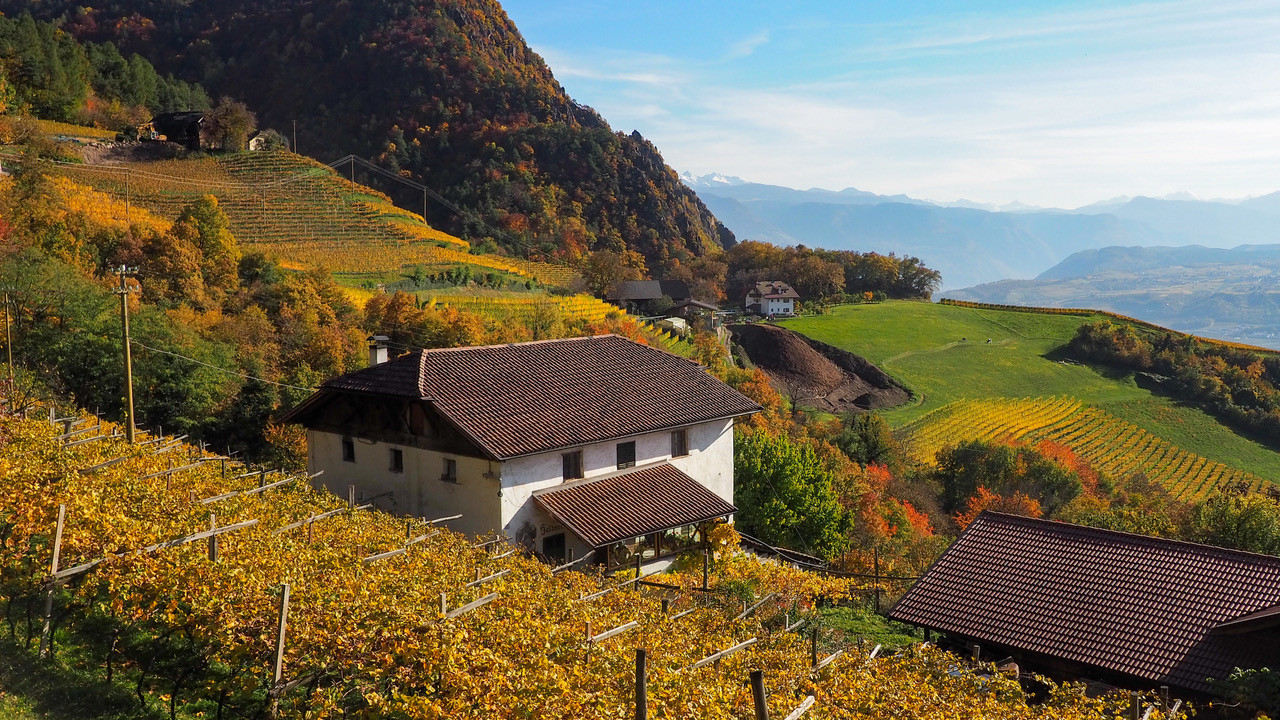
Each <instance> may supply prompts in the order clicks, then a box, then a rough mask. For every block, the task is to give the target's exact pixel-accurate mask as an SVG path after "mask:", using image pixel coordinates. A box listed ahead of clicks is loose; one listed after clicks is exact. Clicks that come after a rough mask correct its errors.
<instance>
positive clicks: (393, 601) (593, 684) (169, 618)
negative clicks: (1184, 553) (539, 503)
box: [0, 416, 1121, 720]
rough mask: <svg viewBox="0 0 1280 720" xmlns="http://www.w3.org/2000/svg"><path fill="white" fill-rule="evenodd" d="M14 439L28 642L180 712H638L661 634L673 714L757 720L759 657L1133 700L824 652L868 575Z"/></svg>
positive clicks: (783, 698) (880, 701) (825, 674)
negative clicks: (529, 540) (627, 543)
mask: <svg viewBox="0 0 1280 720" xmlns="http://www.w3.org/2000/svg"><path fill="white" fill-rule="evenodd" d="M0 438H3V441H4V443H5V448H6V449H5V453H4V455H3V456H2V457H0V475H3V476H4V477H5V478H6V493H5V495H4V497H3V499H0V512H2V513H3V515H0V517H3V518H4V519H3V523H2V526H3V530H4V533H3V538H4V541H3V545H2V546H0V547H2V548H3V554H2V555H0V569H2V571H3V574H2V575H0V578H2V583H3V584H2V591H3V594H4V596H5V598H6V607H8V608H10V610H12V609H13V608H15V607H17V608H18V609H19V611H18V612H16V613H15V612H8V613H6V616H5V622H6V623H7V624H8V629H9V630H10V634H11V636H12V637H14V638H17V639H18V641H19V642H24V641H25V643H26V645H27V647H28V648H30V649H31V651H33V652H34V651H36V650H37V648H38V649H39V650H40V651H41V652H45V651H46V650H47V651H48V652H51V653H53V654H57V653H59V652H61V649H60V643H62V642H65V641H71V639H72V638H74V640H75V641H77V642H81V643H88V644H89V645H88V647H89V648H90V650H89V654H88V655H87V656H86V655H84V654H83V653H81V655H80V657H87V658H88V660H89V662H91V663H97V664H98V666H99V667H100V669H101V672H102V673H103V674H104V676H105V677H107V678H108V680H109V679H110V678H111V677H113V676H114V677H115V678H117V681H120V680H126V681H127V682H128V683H129V684H130V686H133V687H136V692H137V697H138V698H139V700H147V701H148V702H150V703H151V704H152V706H153V707H154V706H157V705H160V704H164V705H167V709H168V710H169V714H170V716H171V717H173V716H174V714H175V713H176V712H177V710H178V709H179V708H181V709H183V710H184V712H186V713H188V714H196V715H200V714H204V715H208V716H209V717H223V716H234V715H239V716H241V717H260V716H262V715H263V714H265V712H267V711H268V710H270V711H271V712H273V713H274V714H276V715H277V716H283V717H303V716H309V717H331V716H338V715H358V716H361V717H372V716H396V717H406V718H517V717H519V718H527V717H546V718H618V717H623V716H627V717H630V716H631V708H632V707H633V703H634V696H633V688H634V687H635V677H636V675H635V671H634V667H635V665H634V663H635V653H636V649H637V648H642V649H644V650H645V651H646V658H647V659H646V665H647V673H646V675H645V677H646V679H647V682H646V688H647V695H648V701H647V705H648V708H649V711H650V712H651V713H652V716H653V717H673V718H674V717H700V718H741V717H744V716H746V715H747V713H749V712H750V708H751V706H752V695H751V690H750V688H749V686H747V684H746V683H745V680H746V677H747V674H748V670H751V669H760V670H762V671H763V673H764V682H765V687H766V688H767V691H766V692H767V703H768V705H769V707H770V710H771V711H772V712H773V713H774V714H775V716H776V717H787V716H788V714H789V713H792V712H793V710H796V709H798V708H803V707H805V706H806V703H808V704H812V705H813V707H812V709H811V710H810V711H809V712H808V713H807V715H806V717H810V718H879V717H888V716H894V717H901V718H970V717H1000V718H1063V719H1076V720H1085V719H1089V720H1092V719H1094V718H1097V719H1098V720H1101V719H1102V718H1115V717H1118V716H1119V713H1120V711H1121V708H1120V706H1119V704H1118V702H1103V701H1098V700H1088V699H1085V698H1083V697H1082V696H1081V695H1080V694H1079V693H1078V691H1077V690H1075V689H1073V688H1069V687H1064V688H1062V689H1060V690H1058V691H1056V692H1055V702H1052V703H1049V704H1046V705H1044V706H1040V707H1033V706H1028V705H1027V704H1026V702H1025V696H1024V695H1023V693H1022V691H1021V690H1020V688H1019V687H1018V685H1017V684H1016V683H1015V682H1013V681H1010V680H1006V679H1003V678H1001V677H1000V676H999V675H996V676H995V677H993V678H991V679H989V680H982V679H979V678H978V677H976V676H974V675H973V674H971V673H969V672H961V671H957V670H956V668H957V667H962V666H963V663H964V661H961V660H959V659H957V658H955V657H954V656H950V655H946V654H944V653H940V652H938V651H937V650H934V649H932V648H930V647H928V646H919V647H913V648H910V649H908V650H904V651H900V652H898V653H896V654H893V655H887V656H877V652H869V650H870V649H869V648H866V647H863V646H860V645H859V644H856V643H851V642H845V641H843V640H842V639H841V638H839V637H836V636H832V635H829V634H823V635H822V636H821V637H820V640H819V643H818V644H819V647H820V649H821V652H820V653H819V652H815V651H814V649H813V648H812V647H811V645H810V640H811V636H810V635H809V633H808V632H807V630H808V628H807V627H805V626H802V625H801V624H800V623H796V622H793V620H794V619H796V618H799V617H801V616H802V615H801V614H802V613H805V612H807V611H808V610H810V609H811V608H812V607H813V604H814V602H815V600H816V599H817V598H818V597H824V598H827V599H828V600H836V599H839V598H841V597H847V596H848V593H849V592H850V591H851V590H856V588H854V587H852V586H851V584H850V583H851V581H847V580H834V579H821V578H819V577H817V576H814V575H810V574H806V573H802V572H800V571H795V570H789V569H786V568H783V567H781V566H778V565H776V564H772V563H766V562H761V561H756V560H752V559H749V558H748V557H746V556H742V555H737V554H730V553H729V550H728V546H727V545H719V544H717V545H716V547H717V548H724V551H723V552H722V553H719V555H720V557H719V558H718V559H717V560H716V562H715V566H716V567H715V569H714V572H713V574H712V582H711V589H710V591H701V590H700V589H699V581H700V580H701V578H695V577H692V576H690V575H684V574H673V573H667V574H663V575H661V576H660V577H657V578H645V579H644V580H643V581H638V580H639V578H634V577H630V576H629V575H627V574H625V573H624V574H622V575H621V576H620V577H618V576H615V577H613V578H609V577H603V576H601V575H598V574H594V573H581V572H577V571H570V570H566V569H565V568H551V567H550V566H547V565H544V564H542V563H541V562H539V561H537V560H535V559H533V558H531V557H528V556H527V555H526V554H524V553H523V552H521V551H517V550H511V549H508V547H509V546H507V545H506V544H505V543H500V542H499V543H495V542H493V541H486V540H485V539H483V538H481V539H479V541H477V539H476V538H470V537H465V536H462V535H457V534H455V533H452V532H450V531H448V530H445V529H443V528H441V527H436V526H435V524H434V523H433V522H430V521H426V520H404V519H397V518H394V517H391V516H389V515H384V514H382V513H379V512H377V511H372V510H370V509H369V508H368V506H365V505H358V504H357V503H358V502H359V501H358V500H357V499H355V498H349V499H347V500H345V501H344V500H341V499H339V498H337V497H335V496H333V495H331V494H328V493H325V492H323V491H318V490H314V489H312V487H311V484H310V482H309V480H310V478H307V477H305V476H293V475H289V474H285V473H280V472H268V471H265V470H261V471H253V470H249V471H248V472H246V471H245V470H246V469H245V468H243V467H240V466H238V465H236V464H234V463H227V462H226V461H225V459H224V458H219V457H216V456H212V455H209V454H208V453H206V452H204V451H203V450H201V449H197V448H193V447H190V446H186V445H183V444H182V443H181V442H180V441H178V440H175V439H173V438H166V437H150V438H146V439H144V440H143V441H142V442H140V444H138V445H135V446H129V445H126V444H124V443H123V441H122V439H121V438H120V436H119V428H118V427H115V426H113V425H110V424H105V423H102V422H101V421H96V420H94V419H92V418H89V417H69V418H65V419H58V421H57V422H50V421H49V420H22V419H20V418H19V417H14V416H0ZM712 534H713V537H720V536H723V533H719V531H715V532H713V533H712ZM629 577H630V579H628V578H629ZM656 580H661V584H658V583H655V582H654V581H656ZM753 592H754V593H759V594H760V596H761V597H760V598H759V599H758V600H757V601H756V602H754V603H750V605H748V602H749V600H750V597H751V596H752V595H751V594H752V593H753ZM743 593H747V594H745V595H744V594H743ZM46 603H47V604H46ZM24 606H25V607H26V609H27V610H26V612H25V616H24V613H23V612H22V610H21V608H22V607H24ZM41 608H44V610H43V612H42V611H41ZM72 631H73V633H74V635H70V634H68V633H69V632H72ZM876 650H877V651H878V648H877V649H876ZM815 660H816V661H817V662H816V663H815ZM808 696H816V703H813V701H810V700H808V699H807V697H808ZM791 716H792V717H798V715H791Z"/></svg>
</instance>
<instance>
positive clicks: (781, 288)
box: [755, 280, 800, 300]
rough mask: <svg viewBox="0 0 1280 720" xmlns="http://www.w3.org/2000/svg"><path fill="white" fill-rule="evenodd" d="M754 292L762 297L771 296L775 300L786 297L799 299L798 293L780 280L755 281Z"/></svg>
mask: <svg viewBox="0 0 1280 720" xmlns="http://www.w3.org/2000/svg"><path fill="white" fill-rule="evenodd" d="M755 294H756V295H759V296H760V297H763V298H773V299H775V300H777V299H786V298H793V299H796V300H799V299H800V294H799V293H797V292H796V291H795V289H794V288H792V287H791V286H790V285H788V284H786V283H784V282H782V281H780V280H766V281H765V282H758V283H756V291H755Z"/></svg>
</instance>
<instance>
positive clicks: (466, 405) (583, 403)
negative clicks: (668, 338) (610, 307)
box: [289, 335, 760, 460]
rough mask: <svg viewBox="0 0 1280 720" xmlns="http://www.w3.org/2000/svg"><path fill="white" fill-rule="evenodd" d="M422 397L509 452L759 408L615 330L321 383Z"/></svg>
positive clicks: (430, 353)
mask: <svg viewBox="0 0 1280 720" xmlns="http://www.w3.org/2000/svg"><path fill="white" fill-rule="evenodd" d="M334 392H348V393H366V394H372V395H383V396H394V397H403V398H410V399H414V400H421V401H422V402H425V403H427V404H428V405H430V406H431V407H432V408H433V409H435V410H436V411H437V412H438V413H439V414H440V415H442V416H443V417H444V418H445V419H446V420H448V421H449V422H450V423H452V424H453V425H455V426H456V427H457V428H458V429H459V430H460V431H461V432H462V433H463V434H464V435H466V436H467V437H468V438H470V439H471V440H472V441H474V442H475V444H476V445H477V446H478V447H479V448H480V449H481V450H482V451H484V452H485V453H487V454H488V455H489V456H491V457H493V458H495V459H499V460H505V459H509V458H513V457H520V456H523V455H531V454H534V453H539V452H547V451H550V450H554V449H557V448H564V447H572V446H577V445H586V444H589V443H593V442H603V441H605V440H610V439H614V438H621V437H628V436H632V435H640V434H643V433H648V432H656V431H658V430H663V429H666V428H674V427H681V426H685V425H692V424H695V423H700V422H707V421H710V420H717V419H728V418H732V417H737V416H740V415H749V414H751V413H755V412H759V410H760V406H759V405H757V404H756V403H755V402H753V401H751V400H750V399H748V398H747V397H746V396H744V395H743V394H742V393H739V392H738V391H737V390H734V389H733V388H731V387H729V386H728V385H725V384H724V383H722V382H720V381H719V380H718V379H716V378H714V377H712V376H711V375H709V374H708V373H707V372H706V370H705V369H704V368H703V367H702V366H701V365H698V364H697V363H695V362H693V361H692V360H687V359H685V358H682V357H678V356H676V355H672V354H671V353H668V352H664V351H662V350H657V349H655V348H651V347H648V346H647V345H641V344H639V343H636V342H632V341H631V340H627V339H626V338H622V337H619V336H617V335H599V336H595V337H584V338H571V339H566V340H546V341H538V342H527V343H515V344H510V345H488V346H482V347H462V348H447V349H440V350H417V351H414V352H411V353H408V354H406V355H402V356H400V357H398V358H395V359H394V360H391V361H389V362H385V363H382V364H379V365H374V366H373V367H369V368H365V369H363V370H357V371H355V372H352V373H348V374H346V375H343V376H341V377H338V378H335V379H333V380H331V381H329V382H327V383H325V384H324V386H323V387H322V388H321V389H320V390H319V391H318V393H317V394H316V395H315V396H312V398H310V399H309V400H308V401H306V402H304V403H303V405H300V406H299V407H298V408H295V410H294V411H292V412H291V413H290V416H289V418H290V419H292V418H295V417H298V416H299V415H300V414H301V411H302V410H303V409H304V408H305V407H307V406H308V405H309V404H311V403H313V402H316V401H317V398H318V397H322V396H324V395H325V394H326V393H334Z"/></svg>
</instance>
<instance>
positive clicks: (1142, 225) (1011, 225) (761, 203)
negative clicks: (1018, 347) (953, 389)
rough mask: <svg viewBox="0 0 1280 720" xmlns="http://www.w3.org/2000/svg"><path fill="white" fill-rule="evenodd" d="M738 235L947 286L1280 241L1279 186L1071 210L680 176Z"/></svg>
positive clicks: (1133, 200)
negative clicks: (1130, 253)
mask: <svg viewBox="0 0 1280 720" xmlns="http://www.w3.org/2000/svg"><path fill="white" fill-rule="evenodd" d="M681 179H682V180H683V181H684V182H685V184H686V185H688V186H689V187H691V188H693V189H694V191H696V192H697V194H698V197H699V198H700V199H701V200H702V201H703V203H705V204H706V206H707V208H708V209H710V210H711V212H712V213H714V214H715V216H716V217H717V218H718V219H719V220H720V221H721V222H723V223H724V224H725V225H726V226H727V227H728V228H729V229H730V230H732V231H733V232H734V234H735V235H736V236H737V237H738V238H739V239H749V240H765V241H768V242H773V243H780V244H786V245H797V244H804V245H809V246H816V247H825V248H832V249H853V250H862V251H875V252H880V253H890V252H894V253H897V254H899V255H904V254H905V255H915V256H917V257H919V258H920V259H921V260H922V261H923V262H924V263H925V264H926V265H928V266H930V267H932V268H935V269H937V270H939V271H940V272H941V273H942V279H943V288H944V289H955V288H961V287H966V286H970V285H977V284H982V283H989V282H993V281H997V280H1002V279H1006V278H1024V279H1025V278H1033V277H1036V276H1037V275H1039V274H1040V273H1042V272H1044V271H1045V270H1047V269H1048V268H1050V267H1052V266H1054V265H1055V264H1057V263H1059V262H1060V261H1062V260H1064V259H1066V258H1067V257H1069V256H1071V255H1073V254H1074V253H1077V252H1080V251H1083V250H1090V249H1098V248H1104V247H1111V246H1139V247H1152V246H1180V245H1192V244H1197V245H1202V246H1205V247H1209V248H1231V247H1236V246H1238V245H1244V244H1268V243H1277V242H1280V193H1273V194H1271V195H1266V196H1263V197H1258V198H1252V199H1249V200H1244V201H1234V202H1233V201H1203V200H1196V199H1194V198H1191V197H1190V196H1186V195H1177V196H1170V197H1167V198H1148V197H1136V198H1117V199H1114V200H1109V201H1105V202H1101V203H1097V204H1094V205H1089V206H1085V207H1081V208H1076V209H1073V210H1063V209H1057V208H1038V207H1033V206H1028V205H1022V204H1020V203H1014V204H1011V205H1005V206H999V207H996V206H991V205H983V204H980V203H973V202H969V201H965V200H959V201H955V202H950V203H941V202H934V201H929V200H921V199H917V198H912V197H908V196H906V195H877V194H875V193H870V192H866V191H863V190H858V189H856V188H846V189H844V190H839V191H834V190H822V189H810V190H794V189H791V188H785V187H779V186H776V185H764V184H760V183H751V182H746V181H744V180H742V179H741V178H736V177H731V176H724V175H720V174H712V175H704V176H700V177H695V176H692V175H690V174H688V173H686V174H684V175H682V176H681Z"/></svg>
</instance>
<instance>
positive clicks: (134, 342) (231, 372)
mask: <svg viewBox="0 0 1280 720" xmlns="http://www.w3.org/2000/svg"><path fill="white" fill-rule="evenodd" d="M129 342H130V344H132V345H137V346H138V347H140V348H143V349H145V350H150V351H151V352H155V353H160V354H161V355H171V356H173V357H176V358H182V359H183V360H187V361H190V362H193V363H195V364H197V365H203V366H204V367H207V368H210V369H212V370H218V371H219V372H224V373H226V374H228V375H235V376H237V377H242V378H245V379H246V380H257V381H258V382H264V383H267V384H269V385H276V386H279V387H284V388H290V389H292V390H306V391H307V392H314V391H315V390H316V388H313V387H301V386H298V385H290V384H288V383H282V382H276V381H275V380H267V379H266V378H260V377H258V376H256V375H247V374H245V373H242V372H236V371H235V370H228V369H226V368H224V367H221V366H218V365H210V364H209V363H207V362H204V361H202V360H197V359H195V358H193V357H187V356H186V355H181V354H179V353H176V352H170V351H168V350H161V349H160V348H153V347H151V346H150V345H143V344H142V343H140V342H138V341H137V340H130V341H129Z"/></svg>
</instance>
